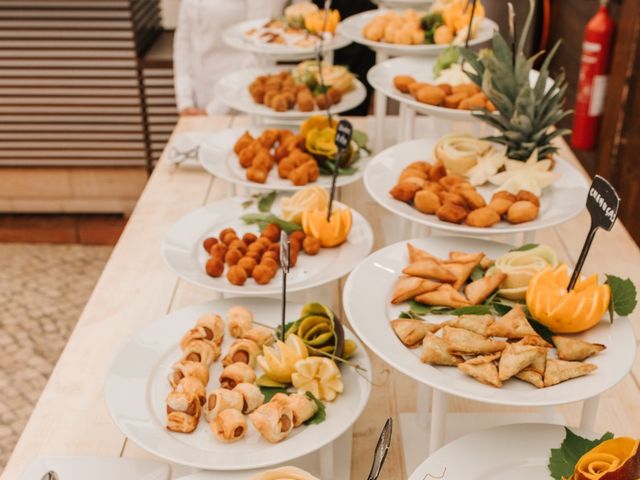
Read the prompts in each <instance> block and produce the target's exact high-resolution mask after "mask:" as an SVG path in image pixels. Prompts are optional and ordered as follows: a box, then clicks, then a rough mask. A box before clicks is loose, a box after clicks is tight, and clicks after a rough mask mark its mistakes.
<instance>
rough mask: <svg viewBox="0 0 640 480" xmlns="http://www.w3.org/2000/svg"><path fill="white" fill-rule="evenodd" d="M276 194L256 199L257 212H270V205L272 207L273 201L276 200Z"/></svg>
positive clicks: (265, 194)
mask: <svg viewBox="0 0 640 480" xmlns="http://www.w3.org/2000/svg"><path fill="white" fill-rule="evenodd" d="M277 194H278V192H276V191H273V192H270V193H264V194H261V195H260V196H259V198H258V210H260V211H261V212H263V213H267V212H270V211H271V205H273V201H274V200H275V199H276V195H277Z"/></svg>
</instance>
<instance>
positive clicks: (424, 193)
mask: <svg viewBox="0 0 640 480" xmlns="http://www.w3.org/2000/svg"><path fill="white" fill-rule="evenodd" d="M413 204H414V205H415V207H416V209H418V211H420V212H422V213H427V214H433V213H436V211H437V210H438V209H439V208H440V207H441V206H442V204H441V203H440V198H438V194H437V193H434V192H432V191H431V190H420V191H419V192H417V193H416V196H415V197H414V198H413Z"/></svg>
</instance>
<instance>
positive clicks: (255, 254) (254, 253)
mask: <svg viewBox="0 0 640 480" xmlns="http://www.w3.org/2000/svg"><path fill="white" fill-rule="evenodd" d="M245 257H247V258H253V259H254V260H255V261H256V263H260V259H261V258H262V254H261V253H260V252H257V251H255V250H249V251H248V252H247V254H246V255H245Z"/></svg>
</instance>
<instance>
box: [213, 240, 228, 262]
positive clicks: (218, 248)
mask: <svg viewBox="0 0 640 480" xmlns="http://www.w3.org/2000/svg"><path fill="white" fill-rule="evenodd" d="M227 249H228V247H227V246H226V245H225V244H224V243H216V244H215V245H214V246H213V247H211V250H209V255H211V256H212V257H217V258H219V259H220V260H224V256H225V255H226V254H227Z"/></svg>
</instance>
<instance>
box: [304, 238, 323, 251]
mask: <svg viewBox="0 0 640 480" xmlns="http://www.w3.org/2000/svg"><path fill="white" fill-rule="evenodd" d="M302 251H303V252H304V253H306V254H307V255H316V254H317V253H318V252H319V251H320V240H318V239H317V238H315V237H312V236H311V235H307V236H306V237H305V238H304V240H303V241H302Z"/></svg>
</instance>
